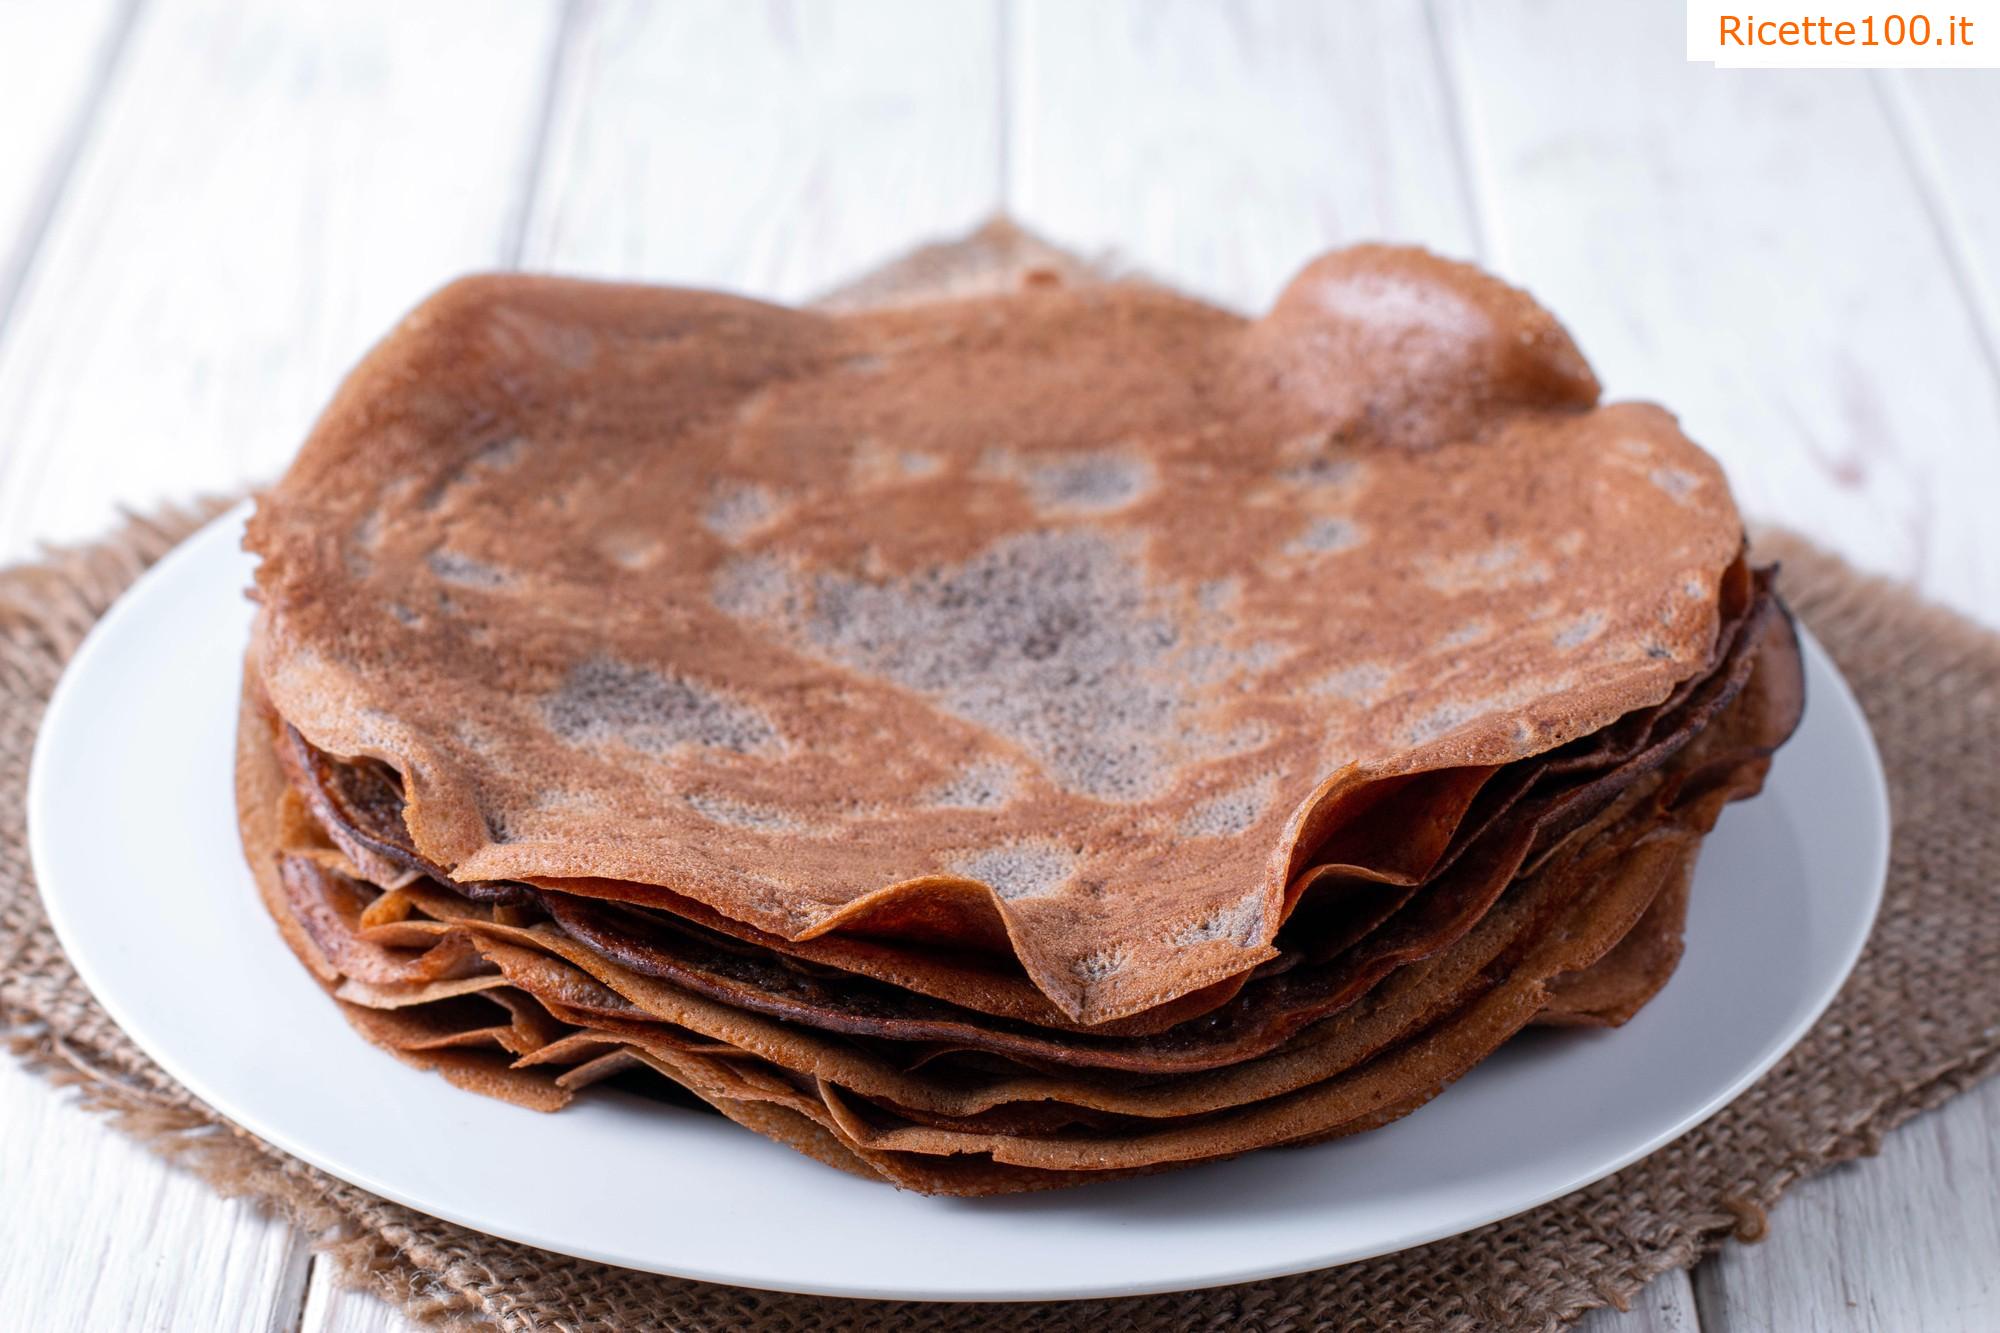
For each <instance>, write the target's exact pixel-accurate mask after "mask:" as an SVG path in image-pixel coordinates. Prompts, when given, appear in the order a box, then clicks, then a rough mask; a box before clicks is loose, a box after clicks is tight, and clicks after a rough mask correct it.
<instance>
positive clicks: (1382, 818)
mask: <svg viewBox="0 0 2000 1333" xmlns="http://www.w3.org/2000/svg"><path fill="white" fill-rule="evenodd" d="M1597 399H1598V387H1597V383H1596V380H1595V379H1594V378H1593V376H1592V375H1591V372H1590V370H1589V368H1588V366H1587V365H1586V364H1585V363H1584V361H1583V360H1582V358H1581V357H1580V356H1579V355H1578V353H1577V351H1576V349H1575V347H1574V346H1573V345H1572V343H1571V342H1570V340H1569V338H1568V337H1567V335H1566V334H1565V333H1564V332H1563V330H1562V329H1561V327H1560V326H1559V325H1557V324H1556V323H1555V321H1554V320H1553V319H1552V318H1550V316H1549V315H1548V314H1547V313H1546V312H1544V311H1543V310H1542V309H1540V308H1539V307H1538V306H1536V305H1535V304H1534V303H1533V302H1532V301H1530V300H1529V299H1528V298H1527V297H1525V296H1524V295H1522V294H1521V293H1519V292H1516V291H1514V290H1512V289H1510V288H1508V287H1506V286H1504V285H1502V284H1500V283H1498V282H1496V281H1494V280H1493V279H1490V278H1488V277H1485V276H1483V275H1481V274H1479V273H1478V272H1476V271H1474V270H1471V269H1468V268H1465V267H1463V266H1460V265H1456V264H1452V263H1447V262H1445V261H1442V260H1439V259H1436V258H1433V257H1431V256H1428V255H1425V254H1422V253H1419V252H1414V251H1407V250H1396V249H1383V248H1360V249H1354V250H1347V251H1343V252H1340V253H1336V254H1333V255H1329V256H1327V257H1325V258H1322V259H1320V260H1319V261H1317V262H1315V263H1314V264H1313V265H1311V266H1310V267H1309V268H1308V269H1307V270H1306V271H1305V272H1304V273H1303V274H1302V275H1301V276H1300V277H1299V278H1298V279H1296V280H1295V281H1294V282H1293V283H1292V284H1291V285H1290V286H1289V287H1288V288H1287V289H1286V291H1285V292H1284V294H1283V295H1282V297H1281V298H1280V300H1279V301H1278V303H1277V305H1276V306H1275V308H1274V309H1273V310H1272V311H1271V312H1270V313H1269V314H1268V315H1266V316H1265V317H1263V318H1261V319H1257V320H1245V319H1243V318H1241V317H1239V316H1236V315H1233V314H1230V313H1227V312H1224V311H1221V310H1218V309H1215V308H1213V307H1210V306H1208V305H1204V304H1201V303H1198V302H1194V301H1191V300H1188V299H1185V298H1182V297H1179V296H1175V295H1172V294H1170V293H1168V292H1165V291H1161V290H1159V289H1157V288H1153V287H1148V286H1141V285H1136V284H1133V285H1123V284H1110V285H1102V286H1088V287H1070V286H1064V285H1062V284H1060V283H1057V282H1054V281H1053V280H1040V281H1036V280H1031V281H1029V282H1028V283H1027V284H1026V285H1025V286H1024V287H1023V288H1022V289H1021V290H1020V291H1018V292H1016V293H1012V294H1009V295H1006V296H1001V297H983V298H978V299H971V300H964V301H955V302H950V303H944V304H932V305H923V306H915V307H909V308H902V309H893V310H884V311H873V312H868V313H862V314H851V315H841V316H830V315H824V314H817V313H810V312H801V311H796V310H788V309H782V308H778V307H773V306H768V305H762V304H758V303H754V302H750V301H745V300H739V299H735V298H731V297H725V296H720V295H712V294H706V293H699V292H688V291H672V290H664V289H657V288H646V287H634V286H611V285H598V284H591V283H584V282H572V281H560V280H553V279H542V278H526V277H488V278H478V279H472V280H468V281H464V282H460V283H458V284H455V285H453V286H451V287H449V288H447V289H445V290H444V291H442V292H440V293H439V294H438V295H436V296H434V297H433V298H431V299H430V300H429V301H428V302H426V303H425V304H424V305H423V306H421V307H420V308H419V309H418V310H417V311H416V312H415V313H414V314H412V315H411V316H410V317H409V318H408V319H407V320H405V321H404V322H403V324H402V325H401V326H399V327H398V328H397V329H396V330H395V331H394V332H392V333H391V334H390V335H389V337H388V338H387V339H386V340H385V341H384V342H383V343H382V344H381V345H380V346H379V347H378V348H377V349H376V350H375V351H374V352H373V353H372V354H371V355H370V356H369V357H368V358H367V360H366V361H364V362H363V363H362V365H361V366H360V367H359V368H358V369H357V370H356V371H355V372H354V374H353V375H352V376H351V377H350V378H349V379H348V380H347V382H346V384H345V385H344V386H343V387H342V388H341V390H340V392H339V394H338V396H337V397H336V398H335V400H334V402H333V404H332V406H331V407H330V408H329V409H328V411H327V413H326V415H325V416H324V418H323V419H322V420H321V421H320V423H319V425H318V427H317V428H316V430H315V431H314V433H313V435H312V437H311V438H310V439H309V440H308V442H307V443H306V446H305V448H304V451H303V452H302V453H301V454H300V456H299V459H298V461H297V462H296V464H295V465H294V466H293V467H292V468H291V470H290V472H289V473H288V474H287V475H286V476H285V477H284V479H283V480H282V481H281V482H279V483H278V484H277V486H276V487H275V488H274V489H273V490H272V491H271V492H270V493H269V494H267V495H266V496H264V497H263V499H262V500H261V501H260V503H259V505H258V510H257V514H256V517H255V519H254V521H253V523H252V525H251V529H250V535H249V542H248V544H249V546H250V548H251V549H252V550H253V551H255V552H256V553H257V554H258V555H259V556H260V557H261V558H262V560H261V565H260V567H259V569H258V573H257V585H256V589H255V594H254V595H255V597H256V598H257V600H258V602H259V604H260V612H259V617H258V621H257V629H256V633H255V637H254V641H253V643H252V645H251V648H250V654H249V658H248V668H247V671H246V673H245V701H244V712H243V726H242V733H241V747H240V765H239V782H238V787H239V798H240V807H241V815H242V823H243V830H244V840H245V845H246V847H247V849H248V852H249V857H250V862H251V865H252V867H253V868H254V870H255V872H256V875H257V879H258V882H259V884H260V886H261V887H262V891H263V896H264V900H265V903H266V905H267V906H268V907H269V909H270V911H271V913H272V915H273V916H274V917H275V918H276V920H277V922H278V925H279V927H280V929H281V930H282V932H283V934H284V937H285V939H286V940H287V941H288V943H289V944H290V945H291V947H292V948H293V950H294V951H296V952H297V954H298V956H299V958H300V959H301V961H302V962H303V963H305V965H306V966H308V967H309V968H311V969H312V971H313V972H314V974H315V975H316V976H318V978H319V979H320V980H321V981H322V982H323V983H324V984H325V986H326V988H327V989H328V990H329V991H330V992H331V993H332V995H333V997H334V999H335V1000H336V1002H337V1003H339V1004H340V1006H341V1007H342V1008H343V1010H344V1011H345V1012H346V1013H347V1015H348V1017H349V1018H350V1019H352V1021H353V1023H354V1025H355V1026H356V1027H357V1028H358V1029H359V1030H360V1031H361V1032H362V1033H363V1034H365V1035H366V1036H367V1037H369V1038H371V1039H373V1040H375V1041H377V1042H379V1043H381V1044H382V1045H384V1046H386V1047H388V1048H390V1049H392V1050H394V1051H395V1052H397V1053H398V1054H399V1055H401V1056H403V1057H404V1058H405V1059H408V1060H410V1061H413V1062H415V1063H417V1064H420V1065H424V1066H427V1067H431V1068H435V1069H436V1070H438V1071H439V1072H440V1073H442V1074H444V1075H445V1076H446V1077H448V1078H450V1079H452V1080H453V1081H454V1082H457V1083H460V1084H462V1085H464V1086H466V1087H469V1088H473V1089H476V1090H478V1091H481V1092H487V1093H491V1094H494V1095H496V1096H501V1097H505V1098H508V1099H510V1100H513V1101H517V1102H521V1103H523V1104H526V1105H530V1106H535V1107H542V1108H547V1109H554V1108H557V1107H560V1106H562V1105H563V1104H564V1103H565V1102H566V1101H567V1100H568V1099H569V1098H570V1097H571V1096H572V1094H573V1093H574V1092H575V1091H576V1090H577V1089H579V1088H581V1087H583V1086H584V1085H586V1084H589V1083H591V1082H593V1081H595V1080H598V1079H601V1078H603V1077H605V1076H607V1075H611V1074H626V1073H628V1072H631V1073H643V1072H644V1071H652V1072H653V1073H656V1074H657V1075H659V1076H660V1077H662V1078H664V1079H666V1080H671V1082H672V1083H674V1084H678V1085H679V1086H680V1087H681V1088H682V1089H685V1090H686V1092H688V1093H692V1094H693V1095H694V1096H695V1097H698V1098H700V1099H701V1100H703V1101H705V1102H707V1103H709V1104H711V1105H713V1106H714V1107H715V1108H716V1109H717V1110H719V1111H721V1112H722V1113H723V1114H724V1115H727V1116H729V1117H731V1118H732V1119H734V1120H736V1121H739V1122H740V1123H742V1124H743V1125H745V1126H747V1127H749V1128H751V1129H754V1130H756V1131H758V1132H759V1133H762V1134H766V1135H768V1136H770V1137H772V1138H775V1139H778V1140H781V1141H783V1142H785V1143H788V1144H791V1145H792V1146H793V1147H795V1148H797V1149H799V1150H800V1151H802V1152H806V1153H809V1154H811V1155H813V1156H815V1157H818V1158H820V1159H822V1160H824V1161H827V1162H830V1163H833V1164H835V1165H838V1166H841V1167H844V1168H846V1169H849V1170H852V1171H856V1172H860V1173H863V1174H868V1175H873V1176H878V1177H880V1178H882V1179H884V1180H887V1181H890V1182H893V1183H895V1184H897V1185H901V1186H905V1187H908V1188H912V1189H918V1190H926V1191H935V1192H940V1193H950V1194H984V1193H995V1192H1002V1191H1012V1190H1024V1189H1035V1188H1042V1187H1048V1186H1057V1185H1070V1184H1076V1183H1079V1182H1083V1181H1088V1180H1095V1179H1101V1178H1106V1177H1111V1176H1118V1175H1123V1174H1129V1173H1133V1172H1141V1171H1151V1170H1157V1169H1161V1168H1164V1167H1169V1166H1174V1165H1180V1164H1186V1163H1193V1162H1198V1161H1203V1160H1207V1159H1211V1158H1219V1157H1227V1156H1230V1155H1233V1154H1236V1153H1241V1152H1245V1151H1248V1150H1250V1149H1253V1148H1263V1147H1271V1146H1276V1145H1284V1144H1301V1143H1310V1142H1314V1141H1317V1140H1321V1139H1326V1138H1330V1137H1334V1136H1338V1135H1344V1134H1349V1133H1353V1132H1356V1131H1359V1130H1365V1129H1370V1128H1373V1127H1375V1126H1379V1125H1382V1124H1384V1123H1386V1122H1388V1121H1391V1120H1394V1119H1396V1118H1397V1117H1399V1116H1402V1115H1405V1114H1408V1113H1409V1112H1411V1111H1412V1110H1414V1109H1416V1108H1417V1107H1418V1106H1420V1105H1422V1104H1423V1103H1424V1102H1425V1101H1426V1100H1428V1099H1429V1098H1431V1097H1432V1096H1435V1095H1436V1094H1437V1093H1438V1092H1439V1091H1440V1090H1441V1089H1442V1088H1444V1087H1445V1085H1446V1084H1448V1083H1450V1082H1451V1081H1452V1080H1453V1079H1455V1078H1457V1077H1458V1076H1459V1075H1461V1074H1463V1073H1464V1072H1465V1071H1466V1070H1467V1069H1468V1068H1470V1067H1471V1066H1472V1065H1474V1064H1475V1063H1477V1062H1478V1061H1480V1060H1481V1059H1483V1058H1484V1057H1485V1056H1487V1055H1488V1054H1490V1053H1491V1052H1492V1051H1493V1050H1494V1049H1495V1048H1496V1047H1497V1046H1499V1045H1500V1044H1501V1043H1502V1042H1504V1041H1505V1040H1506V1039H1507V1038H1508V1037H1509V1036H1510V1035H1512V1034H1513V1033H1515V1032H1516V1031H1518V1030H1519V1029H1520V1028H1522V1027H1523V1026H1524V1025H1526V1024H1529V1023H1536V1022H1541V1023H1560V1024H1597V1025H1615V1024H1618V1023H1621V1022H1623V1021H1624V1020H1625V1019H1627V1018H1629V1017H1630V1016H1631V1015H1632V1014H1633V1013H1634V1012H1635V1011H1637V1010H1638V1008H1639V1007H1640V1006H1641V1005H1643V1004H1645V1003H1646V1001H1647V1000H1648V999H1649V998H1651V997H1652V996H1653V995H1654V994H1655V992H1657V991H1658V990H1659V988H1660V987H1661V986H1662V985H1663V984H1665V982H1666V981H1667V979H1668V976H1669V974H1670V973H1671V972H1672V970H1673V967H1674V964H1675V962H1676V961H1677V959H1678V957H1679V954H1680V950H1681V929H1682V922H1683V918H1684V914H1685V911H1686V907H1687V899H1688V888H1689V879H1690V876H1691V872H1692V870H1693V868H1694V863H1695V858H1696V854H1697V852H1698V850H1699V846H1700V841H1701V838H1702V836H1703V835H1704V834H1705V833H1706V832H1707V831H1708V829H1709V828H1710V827H1711V826H1712V824H1713V823H1714V821H1715V819H1716V817H1717V815H1718V812H1719V811H1720V809H1721V808H1722V806H1723V805H1724V804H1726V803H1727V802H1729V801H1732V800H1735V799H1737V798H1740V797H1743V796H1747V795H1750V794H1751V793H1753V792H1755V791H1756V790H1757V788H1758V786H1759V784H1760V783H1761V782H1762V780H1763V776H1764V773H1765V771H1766V769H1767V767H1768V764H1769V756H1770V755H1771V753H1772V751H1773V750H1774V749H1775V748H1776V747H1777V746H1778V745H1779V744H1780V743H1781V742H1782V741H1783V740H1784V739H1785V737H1786V736H1787V735H1788V734H1789V733H1790V731H1791V730H1792V728H1793V726H1794V725H1795V723H1796V721H1797V719H1798V716H1799V711H1800V708H1801V703H1802V698H1801V675H1800V664H1799V655H1798V647H1797V643H1796V640H1795V638H1794V636H1793V631H1792V628H1791V625H1790V623H1789V620H1788V618H1787V616H1786V615H1785V613H1784V611H1783V609H1782V607H1781V606H1780V605H1779V604H1778V602H1777V600H1776V598H1775V597H1774V595H1773V593H1772V590H1771V581H1770V576H1769V573H1768V571H1761V570H1757V569H1754V568H1752V567H1751V565H1750V564H1749V563H1748V562H1747V560H1746V554H1745V550H1744V539H1743V532H1742V525H1741V522H1740V520H1739V518H1738V515H1737V513H1736V510H1735V507H1734V505H1733V503H1732V501H1731V499H1730V496H1729V492H1728V488H1727V486H1726V484H1725V482H1724V480H1723V477H1722V475H1721V473H1720V471H1719V470H1718V469H1717V467H1716V466H1715V464H1714V463H1713V462H1712V461H1711V460H1710V459H1709V458H1708V457H1707V456H1706V455H1705V454H1703V453H1702V452H1701V451H1700V450H1699V449H1698V448H1696V447H1695V446H1694V445H1693V444H1691V443H1689V442H1688V440H1687V439H1686V438H1684V437H1683V436H1682V435H1681V434H1680V432H1679V431H1678V429H1676V427H1675V424H1674V422H1673V419H1672V418H1671V417H1669V416H1668V415H1667V414H1666V413H1664V412H1662V411H1660V410H1658V409H1656V408H1653V407H1650V406H1645V405H1637V404H1617V405H1612V406H1600V405H1599V404H1598V401H1597ZM1729 887H1730V889H1731V891H1734V892H1746V893H1749V892H1755V891H1756V889H1757V886H1756V885H1754V884H1741V885H1732V886H1729ZM659 1114H660V1115H661V1116H662V1117H663V1118H664V1117H670V1116H674V1115H683V1114H688V1112H687V1111H685V1110H683V1109H680V1108H678V1107H675V1106H671V1105H662V1106H661V1107H660V1110H659Z"/></svg>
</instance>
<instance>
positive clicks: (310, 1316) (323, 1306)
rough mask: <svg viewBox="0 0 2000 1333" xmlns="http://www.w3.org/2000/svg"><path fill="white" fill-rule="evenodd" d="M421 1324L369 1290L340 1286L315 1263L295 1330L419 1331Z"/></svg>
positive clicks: (329, 1271) (328, 1332)
mask: <svg viewBox="0 0 2000 1333" xmlns="http://www.w3.org/2000/svg"><path fill="white" fill-rule="evenodd" d="M422 1328H423V1326H422V1325H421V1324H419V1323H417V1322H416V1321H415V1320H413V1319H411V1318H410V1317H409V1316H408V1315H406V1314H404V1313H403V1312H402V1311H401V1310H399V1309H397V1308H396V1307H395V1306H393V1305H391V1304H389V1302H387V1301H385V1300H383V1299H382V1298H381V1297H380V1296H378V1295H376V1294H375V1293H374V1292H373V1291H370V1290H359V1289H356V1288H354V1287H348V1286H343V1285H341V1284H340V1283H338V1282H336V1281H334V1278H333V1270H332V1269H331V1268H330V1267H328V1266H327V1265H326V1264H323V1263H315V1264H313V1268H312V1278H311V1280H310V1281H309V1282H308V1283H307V1285H306V1298H305V1306H304V1309H303V1310H302V1312H301V1313H300V1316H299V1321H298V1325H297V1329H298V1333H420V1331H421V1329H422Z"/></svg>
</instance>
